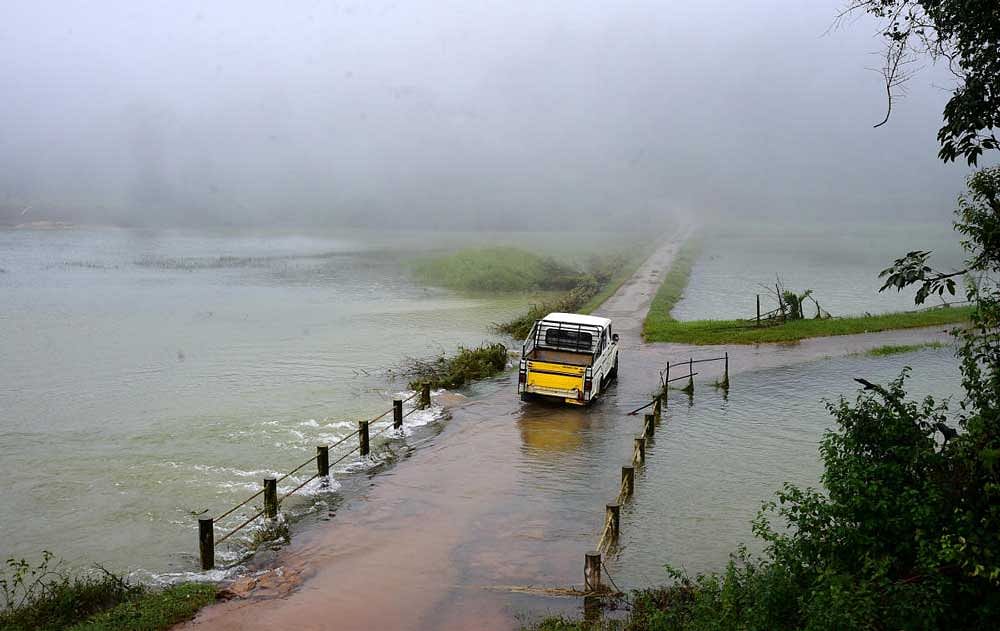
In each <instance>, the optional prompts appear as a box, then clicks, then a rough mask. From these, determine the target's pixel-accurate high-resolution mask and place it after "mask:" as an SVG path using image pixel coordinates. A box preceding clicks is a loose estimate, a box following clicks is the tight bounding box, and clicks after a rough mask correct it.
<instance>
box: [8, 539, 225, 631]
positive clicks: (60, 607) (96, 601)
mask: <svg viewBox="0 0 1000 631" xmlns="http://www.w3.org/2000/svg"><path fill="white" fill-rule="evenodd" d="M214 599H215V587H214V586H212V585H205V584H200V583H186V584H182V585H176V586H173V587H169V588H167V589H164V590H154V589H151V588H149V587H147V586H145V585H142V584H138V583H131V582H129V581H128V580H127V579H126V578H125V577H124V576H122V575H119V574H115V573H113V572H109V571H108V570H105V569H104V568H103V567H101V566H97V569H96V570H95V571H90V572H83V573H77V572H71V571H69V570H68V569H66V568H65V567H64V565H63V562H62V561H57V560H56V559H55V556H54V555H53V554H52V553H51V552H48V551H43V552H42V555H41V560H39V561H37V562H36V563H34V564H33V563H31V562H29V561H27V560H25V559H13V558H11V559H7V560H6V561H5V562H4V564H3V567H2V568H0V629H3V630H4V631H29V630H30V631H49V630H55V629H76V630H79V629H88V630H93V631H98V630H101V631H105V630H106V631H111V630H115V629H166V628H167V627H169V626H171V625H173V624H176V623H177V622H180V621H182V620H185V619H187V618H189V617H190V616H191V615H193V614H194V612H195V611H197V610H198V608H200V607H202V606H204V605H206V604H208V603H210V602H212V601H213V600H214Z"/></svg>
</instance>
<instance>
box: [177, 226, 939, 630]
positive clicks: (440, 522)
mask: <svg viewBox="0 0 1000 631" xmlns="http://www.w3.org/2000/svg"><path fill="white" fill-rule="evenodd" d="M686 236H687V235H678V236H677V237H676V238H674V239H670V240H668V241H667V242H666V243H664V244H663V245H662V246H661V247H660V248H659V249H658V250H657V251H656V252H655V253H654V254H653V255H652V256H650V258H649V259H648V260H647V261H646V262H645V263H644V264H643V265H642V266H641V267H640V269H639V270H638V271H637V272H636V274H635V275H634V277H633V278H632V279H631V280H630V281H629V282H627V283H626V284H625V285H623V286H622V287H621V288H620V289H619V290H618V292H617V293H616V294H615V295H614V296H612V297H611V298H610V299H609V300H608V301H607V302H606V303H605V305H604V306H603V307H602V308H601V309H600V311H599V313H600V314H601V315H605V316H608V317H612V318H614V319H615V327H616V330H617V331H618V332H619V333H620V334H621V336H622V342H623V351H622V355H621V360H620V362H621V363H620V365H621V370H620V379H619V383H617V384H616V385H613V386H612V387H611V388H610V389H609V391H608V392H607V393H606V394H605V395H604V396H603V397H602V398H601V400H600V401H598V402H597V403H596V404H595V405H593V406H592V407H590V408H587V409H579V408H569V407H559V406H548V405H543V404H537V403H532V404H524V403H522V402H521V401H519V400H518V398H517V396H516V393H515V390H516V388H515V383H514V381H513V378H512V377H511V376H510V375H506V376H504V377H501V378H500V379H498V380H496V384H497V385H498V389H497V390H495V391H494V392H493V393H492V394H489V395H486V396H483V397H479V398H476V399H474V400H468V401H465V402H463V403H460V404H458V405H455V406H454V407H452V408H451V409H450V417H451V418H450V420H448V421H447V423H446V425H445V427H444V429H443V431H442V432H441V434H440V435H438V436H437V437H436V438H434V439H433V440H432V441H431V442H430V444H429V445H428V446H426V447H423V448H421V449H419V450H417V451H415V452H413V453H412V455H411V456H410V457H408V458H405V459H403V460H402V461H401V462H399V463H398V464H396V465H395V466H393V467H392V468H391V469H390V470H389V471H388V472H386V473H381V474H379V475H378V476H377V477H375V478H373V480H372V484H371V486H370V487H369V488H368V490H367V492H366V493H364V494H362V496H361V497H358V498H355V499H353V500H351V501H349V502H348V503H347V504H346V505H345V506H344V507H342V508H341V509H340V510H339V512H338V513H337V515H336V517H335V518H334V519H333V521H331V522H330V523H329V524H327V525H324V526H323V527H315V528H312V529H309V530H307V531H306V532H304V533H301V534H298V535H297V536H296V538H295V539H294V540H293V542H292V543H291V544H290V545H289V546H288V547H287V548H286V549H285V550H284V551H283V552H282V553H281V556H280V558H279V563H280V567H279V568H278V569H275V570H272V571H270V572H268V573H267V574H266V575H264V576H262V577H259V578H257V579H255V581H248V580H244V581H243V583H244V587H250V589H248V590H247V591H246V593H245V596H244V597H240V598H234V599H231V600H229V601H226V602H222V603H220V604H217V605H214V606H212V607H209V608H207V609H205V610H203V611H202V612H201V613H200V614H199V615H198V617H197V618H196V619H195V620H193V621H192V622H190V623H188V624H187V625H185V626H186V627H190V628H204V629H276V628H277V629H295V630H301V629H347V630H350V629H509V628H516V627H517V626H518V625H519V624H521V622H523V621H525V619H526V618H525V616H526V614H530V616H537V615H540V614H544V613H550V612H555V613H560V612H561V613H572V612H574V611H575V610H576V609H577V608H578V607H579V605H580V603H579V600H578V599H575V598H558V597H554V596H552V595H550V594H548V593H546V592H545V591H544V589H545V588H568V587H573V586H576V587H580V586H581V583H582V572H583V557H584V553H585V552H586V551H588V550H590V549H593V548H594V547H595V546H596V544H597V540H598V536H599V534H600V529H601V527H602V526H603V511H604V504H605V502H606V501H607V500H610V499H611V498H613V497H615V496H616V494H617V491H618V486H619V468H620V465H621V464H624V463H625V461H626V460H628V459H629V457H630V455H631V449H632V437H633V435H634V434H635V432H636V431H637V430H638V428H639V424H640V422H641V420H640V419H641V417H635V416H631V417H630V416H626V412H627V411H629V410H631V409H633V408H635V407H637V406H638V405H641V404H642V403H644V402H647V401H649V397H650V394H651V393H653V392H654V391H655V390H656V389H657V384H658V378H659V374H658V373H659V371H660V369H662V367H663V365H664V363H665V362H666V361H668V360H673V361H677V360H678V359H680V358H682V357H683V358H686V357H687V356H688V355H689V354H691V353H692V352H693V353H694V354H695V355H697V356H702V357H704V356H707V355H708V354H712V353H713V352H714V350H712V349H706V348H705V347H700V348H698V349H696V350H692V349H691V347H687V346H681V345H672V344H655V345H643V344H642V343H641V340H640V337H639V334H640V330H641V324H642V320H643V317H644V316H645V313H646V310H647V308H648V306H649V302H650V300H651V299H652V296H653V294H654V293H655V291H656V289H657V287H658V286H659V283H660V280H661V276H662V274H663V273H664V272H665V271H666V270H667V268H668V267H669V265H670V263H671V261H672V260H673V258H674V256H675V255H676V252H677V250H678V248H679V247H680V245H681V243H682V242H683V240H684V238H686ZM936 336H941V337H942V338H943V334H940V333H928V332H927V331H900V332H890V333H885V334H877V335H865V336H844V337H838V338H835V339H833V338H827V339H814V340H807V341H804V342H802V343H799V344H794V345H783V346H772V345H767V346H763V345H762V346H758V347H738V348H736V349H734V348H730V349H729V350H730V353H731V356H732V361H731V366H730V370H731V373H733V374H736V373H738V372H741V371H748V370H755V369H757V368H761V367H772V366H781V365H787V364H794V363H799V362H806V361H810V360H813V359H817V358H820V357H824V356H833V355H842V354H847V353H852V352H856V351H860V350H864V349H866V348H871V347H873V346H877V345H881V344H886V343H905V342H908V341H912V340H917V339H919V340H921V341H925V340H927V339H929V338H934V337H936ZM707 366H711V365H709V364H705V365H702V367H701V368H700V369H699V370H700V371H701V373H702V375H703V376H700V377H699V379H714V378H715V375H714V374H709V373H711V372H712V371H713V370H716V369H712V368H708V367H707ZM717 370H721V366H720V367H718V368H717ZM671 405H674V404H673V403H671ZM669 416H670V414H669V412H668V414H667V416H666V417H665V420H664V424H665V427H664V428H663V429H662V430H661V431H660V432H659V433H658V435H657V440H660V441H669V440H670V438H671V437H670V425H669V421H670V419H669ZM784 448H785V446H782V445H773V444H762V446H761V449H762V450H764V451H765V453H771V452H769V451H767V450H770V449H773V450H777V451H775V452H774V453H775V454H778V453H780V450H781V449H784ZM812 449H813V453H815V451H814V449H815V447H814V446H813V447H812ZM775 457H777V456H775ZM640 493H641V486H640ZM641 499H642V497H641V495H639V496H637V501H641ZM698 503H699V499H698V498H697V497H692V498H690V506H687V505H684V504H683V503H679V504H678V505H673V506H669V507H668V506H664V507H662V510H663V512H664V515H665V516H671V517H673V516H675V515H680V514H682V513H683V512H684V511H691V510H694V508H695V507H697V505H698ZM702 508H703V507H702ZM724 518H725V513H720V514H719V519H720V520H721V519H724ZM623 519H624V517H623ZM694 523H696V524H697V523H702V522H697V521H695V522H694ZM710 527H711V524H710V522H709V523H706V525H705V526H704V528H706V529H707V528H710ZM747 530H748V531H749V526H747ZM693 536H696V535H693ZM727 545H728V544H727ZM669 552H670V551H664V555H668V554H669ZM713 554H715V553H713ZM717 555H718V556H721V561H720V560H719V559H717V558H715V556H712V558H710V559H706V561H705V562H706V564H709V565H710V566H714V567H717V565H715V564H717V563H720V562H722V561H724V559H725V551H724V550H720V551H718V553H717ZM669 560H671V559H670V558H669V557H665V558H664V559H663V561H662V562H667V561H669ZM612 567H613V563H612ZM689 569H695V570H697V569H699V568H689ZM254 582H256V586H254V585H253V583H254Z"/></svg>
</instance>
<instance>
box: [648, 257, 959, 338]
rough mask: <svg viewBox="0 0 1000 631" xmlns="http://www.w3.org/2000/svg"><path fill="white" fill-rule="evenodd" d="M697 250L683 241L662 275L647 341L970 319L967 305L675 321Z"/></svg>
mask: <svg viewBox="0 0 1000 631" xmlns="http://www.w3.org/2000/svg"><path fill="white" fill-rule="evenodd" d="M698 249H699V246H698V244H697V243H695V242H688V243H686V244H685V245H684V247H683V248H681V251H680V253H679V254H678V256H677V259H675V261H674V264H673V265H672V266H671V268H670V271H669V272H668V273H667V275H666V276H665V277H664V280H663V284H662V285H660V289H659V290H658V291H657V292H656V296H655V297H654V298H653V302H652V304H651V305H650V308H649V314H648V315H647V316H646V321H645V323H644V324H643V329H642V332H643V337H644V338H645V340H646V341H647V342H677V343H681V344H759V343H766V342H794V341H797V340H802V339H806V338H810V337H824V336H830V335H850V334H852V333H875V332H878V331H889V330H893V329H911V328H917V327H930V326H944V325H948V324H957V323H961V322H965V321H966V320H968V319H969V314H970V312H971V308H970V307H936V308H932V309H924V310H921V311H902V312H895V313H883V314H879V315H866V316H854V317H844V318H826V319H822V320H816V319H803V320H791V321H788V322H786V323H784V324H774V325H770V326H756V323H755V322H753V321H752V320H691V321H684V322H682V321H679V320H674V319H673V318H672V317H671V316H670V312H671V310H673V308H674V305H676V304H677V302H678V301H680V299H681V297H682V296H683V295H684V289H685V287H687V282H688V278H689V277H690V275H691V268H692V266H693V265H694V261H695V259H697V256H698Z"/></svg>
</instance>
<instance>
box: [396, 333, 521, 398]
mask: <svg viewBox="0 0 1000 631" xmlns="http://www.w3.org/2000/svg"><path fill="white" fill-rule="evenodd" d="M506 367H507V347H506V346H504V345H503V344H484V345H482V346H480V347H478V348H465V347H464V346H462V347H459V349H458V352H457V353H456V354H455V355H451V356H448V355H444V354H442V355H440V356H439V357H437V358H435V359H432V360H430V361H423V360H417V359H411V360H409V361H408V363H407V365H406V367H405V368H404V369H403V371H402V372H403V373H404V374H405V375H406V376H407V377H409V378H410V388H412V389H414V390H416V389H418V388H420V386H421V384H424V383H429V384H430V386H431V388H461V387H462V386H464V385H465V384H467V383H470V382H472V381H476V380H478V379H486V378H488V377H492V376H493V375H496V374H498V373H500V372H502V371H503V370H504V369H505V368H506Z"/></svg>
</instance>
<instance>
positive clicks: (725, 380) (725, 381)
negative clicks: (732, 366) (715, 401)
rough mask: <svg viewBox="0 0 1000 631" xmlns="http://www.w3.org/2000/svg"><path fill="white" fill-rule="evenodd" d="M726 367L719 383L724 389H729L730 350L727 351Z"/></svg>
mask: <svg viewBox="0 0 1000 631" xmlns="http://www.w3.org/2000/svg"><path fill="white" fill-rule="evenodd" d="M725 360H726V363H725V368H723V369H722V382H721V383H720V384H719V385H720V386H722V389H723V390H729V351H726V356H725Z"/></svg>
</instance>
